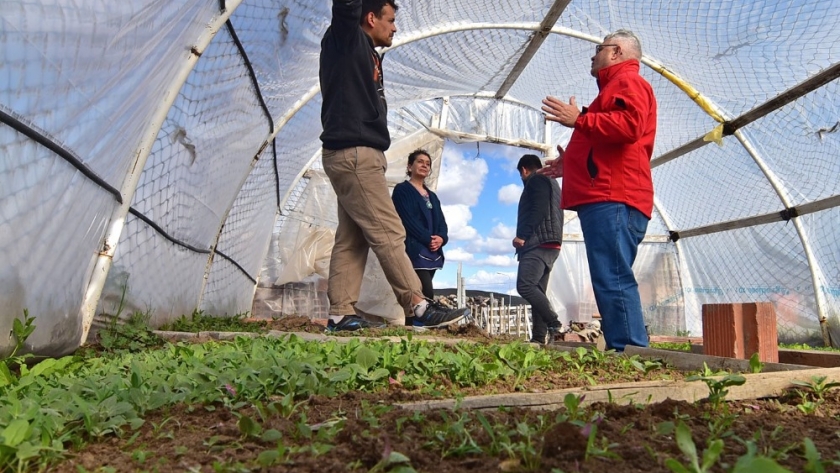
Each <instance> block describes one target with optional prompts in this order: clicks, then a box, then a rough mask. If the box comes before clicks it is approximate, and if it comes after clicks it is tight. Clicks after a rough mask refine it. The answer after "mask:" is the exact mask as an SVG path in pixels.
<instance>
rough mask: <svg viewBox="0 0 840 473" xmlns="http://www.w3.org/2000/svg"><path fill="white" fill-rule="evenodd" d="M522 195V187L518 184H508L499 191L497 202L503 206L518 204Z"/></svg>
mask: <svg viewBox="0 0 840 473" xmlns="http://www.w3.org/2000/svg"><path fill="white" fill-rule="evenodd" d="M520 195H522V186H520V185H519V184H508V185H506V186H503V187H502V188H501V189H499V197H498V198H499V202H500V203H502V204H504V205H511V204H517V203H519V196H520Z"/></svg>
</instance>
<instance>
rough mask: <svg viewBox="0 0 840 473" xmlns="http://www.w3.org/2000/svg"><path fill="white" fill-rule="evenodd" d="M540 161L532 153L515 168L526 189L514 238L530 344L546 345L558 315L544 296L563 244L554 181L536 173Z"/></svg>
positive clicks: (559, 211)
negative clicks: (528, 316) (528, 311)
mask: <svg viewBox="0 0 840 473" xmlns="http://www.w3.org/2000/svg"><path fill="white" fill-rule="evenodd" d="M540 168H542V161H540V158H539V157H537V156H536V155H533V154H526V155H525V156H522V158H521V159H520V160H519V164H518V165H517V166H516V169H517V170H518V171H519V176H520V177H521V178H522V183H523V184H524V185H525V188H524V189H523V190H522V195H521V196H520V197H519V209H518V214H517V218H516V238H514V239H513V247H514V248H516V254H517V256H518V257H519V271H518V273H517V275H516V290H517V292H519V295H520V296H522V297H524V298H525V300H527V301H528V303H529V304H531V319H532V331H531V342H533V343H539V344H545V343H546V342H547V338H548V336H549V335H553V334H554V333H556V332H557V331H558V330H559V328H560V321H559V320H558V318H557V314H556V313H555V312H554V310H553V309H552V308H551V303H550V302H549V301H548V297H547V296H546V294H545V291H546V288H547V287H548V278H549V276H550V275H551V269H552V268H553V267H554V262H555V261H556V260H557V257H558V256H559V255H560V244H561V243H562V241H563V211H562V210H561V209H560V186H559V185H558V184H557V181H556V180H554V179H551V178H549V177H546V176H543V175H542V174H538V173H537V170H539V169H540Z"/></svg>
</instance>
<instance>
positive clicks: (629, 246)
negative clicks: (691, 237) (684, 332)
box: [576, 202, 648, 351]
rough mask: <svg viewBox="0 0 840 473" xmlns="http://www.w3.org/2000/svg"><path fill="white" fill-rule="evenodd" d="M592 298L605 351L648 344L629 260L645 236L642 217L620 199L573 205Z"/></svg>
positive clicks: (621, 349) (646, 222)
mask: <svg viewBox="0 0 840 473" xmlns="http://www.w3.org/2000/svg"><path fill="white" fill-rule="evenodd" d="M576 210H577V214H578V218H580V227H581V230H582V231H583V242H584V244H585V245H586V259H587V261H588V262H589V273H590V275H591V277H592V290H593V291H594V292H595V302H596V303H597V304H598V312H600V313H601V322H602V324H603V327H602V329H603V331H604V340H605V341H606V344H607V348H608V349H614V350H617V351H624V347H625V346H626V345H635V346H639V347H646V346H648V337H647V331H646V330H645V319H644V316H643V314H642V301H641V298H640V297H639V284H638V283H637V282H636V277H635V275H634V274H633V261H635V260H636V252H637V250H638V248H639V243H641V241H642V239H643V238H644V237H645V232H646V231H647V225H648V218H647V217H645V215H644V214H643V213H641V212H639V211H638V210H636V209H634V208H633V207H630V206H628V205H625V204H623V203H620V202H598V203H595V204H586V205H581V206H580V207H578V208H577V209H576Z"/></svg>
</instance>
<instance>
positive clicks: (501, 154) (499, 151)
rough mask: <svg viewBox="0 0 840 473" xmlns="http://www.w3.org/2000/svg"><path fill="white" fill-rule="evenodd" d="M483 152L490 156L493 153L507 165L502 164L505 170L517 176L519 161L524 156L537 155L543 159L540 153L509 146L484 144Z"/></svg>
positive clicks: (482, 145)
mask: <svg viewBox="0 0 840 473" xmlns="http://www.w3.org/2000/svg"><path fill="white" fill-rule="evenodd" d="M481 152H482V153H485V152H486V153H488V154H490V153H492V154H493V155H494V156H495V157H497V158H501V159H503V160H504V161H505V163H506V164H502V165H501V167H502V168H503V169H505V170H509V171H510V172H511V173H512V174H517V171H516V165H517V164H519V160H520V159H521V158H522V156H523V155H525V154H536V155H537V156H540V158H541V159H542V153H540V152H538V151H532V150H526V149H522V148H519V147H516V146H507V145H500V144H495V143H482V144H481Z"/></svg>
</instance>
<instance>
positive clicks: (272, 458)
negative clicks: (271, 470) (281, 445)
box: [257, 450, 280, 467]
mask: <svg viewBox="0 0 840 473" xmlns="http://www.w3.org/2000/svg"><path fill="white" fill-rule="evenodd" d="M279 459H280V452H278V451H277V450H266V451H264V452H261V453H260V454H259V455H257V463H259V464H260V466H262V467H269V466H271V465H273V464H275V463H277V460H279Z"/></svg>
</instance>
